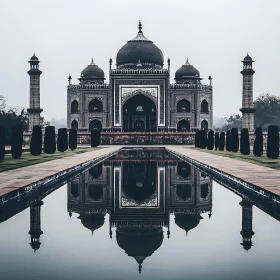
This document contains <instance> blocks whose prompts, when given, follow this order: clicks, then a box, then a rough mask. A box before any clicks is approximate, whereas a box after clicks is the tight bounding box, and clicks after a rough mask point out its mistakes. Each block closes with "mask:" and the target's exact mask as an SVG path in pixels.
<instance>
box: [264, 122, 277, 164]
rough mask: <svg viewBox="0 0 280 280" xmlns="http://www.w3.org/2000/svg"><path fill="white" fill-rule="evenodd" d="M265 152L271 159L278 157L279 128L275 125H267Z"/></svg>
mask: <svg viewBox="0 0 280 280" xmlns="http://www.w3.org/2000/svg"><path fill="white" fill-rule="evenodd" d="M266 154H267V157H268V158H271V159H277V158H278V157H279V128H278V126H277V125H270V126H269V127H268V135H267V149H266Z"/></svg>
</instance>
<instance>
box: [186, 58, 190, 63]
mask: <svg viewBox="0 0 280 280" xmlns="http://www.w3.org/2000/svg"><path fill="white" fill-rule="evenodd" d="M185 65H190V63H189V58H188V57H187V61H186V63H185Z"/></svg>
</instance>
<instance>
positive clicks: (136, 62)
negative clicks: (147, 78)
mask: <svg viewBox="0 0 280 280" xmlns="http://www.w3.org/2000/svg"><path fill="white" fill-rule="evenodd" d="M163 61H164V59H163V54H162V52H161V50H160V49H159V48H158V47H157V46H156V45H155V44H154V43H153V42H152V41H150V40H148V39H147V38H146V37H145V36H144V34H143V32H142V24H141V22H139V31H138V34H137V36H136V37H135V38H134V39H132V40H130V41H128V42H127V43H126V44H125V45H124V46H123V47H122V48H121V49H120V50H119V52H118V54H117V68H119V69H122V68H130V69H135V68H137V67H139V66H140V67H143V68H156V69H161V68H162V66H163Z"/></svg>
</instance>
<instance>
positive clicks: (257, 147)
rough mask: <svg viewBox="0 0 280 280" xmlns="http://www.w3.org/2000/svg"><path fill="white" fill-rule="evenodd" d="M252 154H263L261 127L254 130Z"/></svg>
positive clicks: (259, 155)
mask: <svg viewBox="0 0 280 280" xmlns="http://www.w3.org/2000/svg"><path fill="white" fill-rule="evenodd" d="M253 154H254V155H255V156H257V157H261V156H262V155H263V133H262V128H261V127H257V128H256V131H255V141H254V148H253Z"/></svg>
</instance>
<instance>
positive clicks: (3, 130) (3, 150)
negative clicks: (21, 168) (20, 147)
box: [0, 125, 6, 161]
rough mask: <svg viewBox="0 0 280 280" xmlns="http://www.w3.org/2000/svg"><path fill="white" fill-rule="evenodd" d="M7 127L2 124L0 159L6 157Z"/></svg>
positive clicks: (0, 127)
mask: <svg viewBox="0 0 280 280" xmlns="http://www.w3.org/2000/svg"><path fill="white" fill-rule="evenodd" d="M5 137H6V134H5V127H4V126H3V125H1V126H0V161H3V160H4V159H5Z"/></svg>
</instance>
